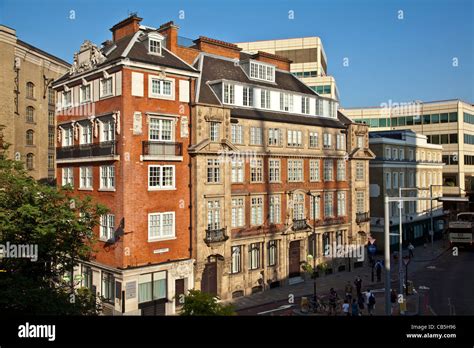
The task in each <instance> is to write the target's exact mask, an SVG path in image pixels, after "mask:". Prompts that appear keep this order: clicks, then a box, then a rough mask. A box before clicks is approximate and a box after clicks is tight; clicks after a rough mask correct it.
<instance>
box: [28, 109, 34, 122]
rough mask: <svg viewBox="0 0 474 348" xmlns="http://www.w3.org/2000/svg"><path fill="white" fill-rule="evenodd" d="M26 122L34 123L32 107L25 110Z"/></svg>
mask: <svg viewBox="0 0 474 348" xmlns="http://www.w3.org/2000/svg"><path fill="white" fill-rule="evenodd" d="M26 122H35V108H34V107H32V106H28V107H27V108H26Z"/></svg>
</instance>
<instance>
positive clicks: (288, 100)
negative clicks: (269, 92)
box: [280, 93, 293, 112]
mask: <svg viewBox="0 0 474 348" xmlns="http://www.w3.org/2000/svg"><path fill="white" fill-rule="evenodd" d="M280 110H281V111H289V112H291V111H293V96H292V95H291V94H288V93H280Z"/></svg>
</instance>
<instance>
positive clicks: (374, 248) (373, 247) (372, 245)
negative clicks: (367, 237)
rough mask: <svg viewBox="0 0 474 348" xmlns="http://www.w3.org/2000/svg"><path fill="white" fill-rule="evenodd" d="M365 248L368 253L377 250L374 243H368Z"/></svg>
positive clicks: (373, 252)
mask: <svg viewBox="0 0 474 348" xmlns="http://www.w3.org/2000/svg"><path fill="white" fill-rule="evenodd" d="M367 250H368V251H369V253H370V254H375V253H376V252H377V246H376V245H375V244H370V245H369V246H368V247H367Z"/></svg>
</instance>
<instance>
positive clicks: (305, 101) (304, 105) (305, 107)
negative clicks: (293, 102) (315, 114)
mask: <svg viewBox="0 0 474 348" xmlns="http://www.w3.org/2000/svg"><path fill="white" fill-rule="evenodd" d="M309 105H310V98H309V97H301V113H302V114H305V115H309V113H310V107H309Z"/></svg>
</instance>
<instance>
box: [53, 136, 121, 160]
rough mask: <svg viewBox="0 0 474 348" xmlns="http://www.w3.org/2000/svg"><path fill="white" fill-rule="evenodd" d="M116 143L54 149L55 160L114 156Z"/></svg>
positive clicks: (107, 142)
mask: <svg viewBox="0 0 474 348" xmlns="http://www.w3.org/2000/svg"><path fill="white" fill-rule="evenodd" d="M116 145H117V141H116V140H113V141H104V142H100V143H96V144H85V145H74V146H65V147H60V148H58V149H56V159H58V160H59V159H66V158H84V157H98V156H114V155H115V154H116V151H117V149H116V147H117V146H116Z"/></svg>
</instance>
